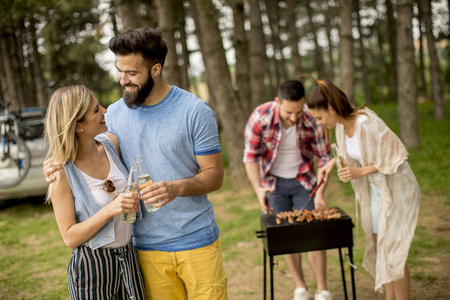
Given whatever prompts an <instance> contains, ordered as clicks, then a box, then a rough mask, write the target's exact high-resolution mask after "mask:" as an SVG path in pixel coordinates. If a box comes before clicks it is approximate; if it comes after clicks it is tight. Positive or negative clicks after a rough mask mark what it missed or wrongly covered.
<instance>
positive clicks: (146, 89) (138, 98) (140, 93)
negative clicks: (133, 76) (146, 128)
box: [122, 74, 155, 109]
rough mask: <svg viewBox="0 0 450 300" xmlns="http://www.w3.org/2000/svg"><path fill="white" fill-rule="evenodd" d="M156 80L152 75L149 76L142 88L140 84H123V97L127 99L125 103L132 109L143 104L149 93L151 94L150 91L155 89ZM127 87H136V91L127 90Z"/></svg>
mask: <svg viewBox="0 0 450 300" xmlns="http://www.w3.org/2000/svg"><path fill="white" fill-rule="evenodd" d="M154 84H155V82H154V81H153V79H152V77H151V76H150V74H149V76H148V79H147V82H146V83H144V85H143V86H142V87H141V88H140V87H139V86H138V85H136V84H133V83H129V84H126V85H123V86H122V97H123V100H124V101H125V104H126V105H127V106H128V107H129V108H132V109H136V108H138V107H139V106H141V105H142V104H143V103H144V102H145V99H147V97H148V94H150V91H151V90H152V89H153V86H154ZM126 87H136V91H134V92H127V91H126V90H125V88H126Z"/></svg>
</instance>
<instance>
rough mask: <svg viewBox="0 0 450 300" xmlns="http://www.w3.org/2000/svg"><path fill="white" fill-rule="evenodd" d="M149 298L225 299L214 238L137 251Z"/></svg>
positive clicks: (225, 294)
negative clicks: (186, 246)
mask: <svg viewBox="0 0 450 300" xmlns="http://www.w3.org/2000/svg"><path fill="white" fill-rule="evenodd" d="M138 255H139V260H140V262H141V267H142V273H143V275H144V281H145V293H146V296H147V299H150V300H168V299H174V300H187V299H188V297H187V296H188V295H189V300H227V299H228V297H227V275H226V273H225V271H224V269H223V265H222V251H221V249H220V241H219V239H217V240H216V241H215V242H214V243H212V244H211V245H208V246H205V247H202V248H198V249H193V250H187V251H178V252H165V251H138Z"/></svg>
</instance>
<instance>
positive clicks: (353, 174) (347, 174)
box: [338, 165, 378, 182]
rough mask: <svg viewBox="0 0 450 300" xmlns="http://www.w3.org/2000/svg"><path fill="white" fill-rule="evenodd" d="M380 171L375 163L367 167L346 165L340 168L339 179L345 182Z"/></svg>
mask: <svg viewBox="0 0 450 300" xmlns="http://www.w3.org/2000/svg"><path fill="white" fill-rule="evenodd" d="M376 172H378V170H377V168H375V167H374V165H369V166H365V167H360V168H355V167H345V168H342V169H340V170H338V176H339V179H340V180H342V181H343V182H348V181H349V180H351V179H356V178H360V177H363V176H366V175H369V174H372V173H376Z"/></svg>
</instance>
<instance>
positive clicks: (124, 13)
mask: <svg viewBox="0 0 450 300" xmlns="http://www.w3.org/2000/svg"><path fill="white" fill-rule="evenodd" d="M112 3H113V5H114V7H115V9H116V11H117V16H118V17H119V19H120V20H121V21H122V31H126V30H129V29H136V28H139V27H146V26H151V24H149V22H148V20H145V19H144V18H143V17H142V15H141V13H140V11H139V5H140V4H141V3H140V1H139V0H112Z"/></svg>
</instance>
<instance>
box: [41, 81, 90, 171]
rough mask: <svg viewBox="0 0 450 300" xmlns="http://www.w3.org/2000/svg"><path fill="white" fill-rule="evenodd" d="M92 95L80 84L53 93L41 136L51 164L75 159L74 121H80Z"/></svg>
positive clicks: (76, 145)
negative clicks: (45, 142)
mask: <svg viewBox="0 0 450 300" xmlns="http://www.w3.org/2000/svg"><path fill="white" fill-rule="evenodd" d="M93 97H94V95H93V93H92V91H91V90H89V89H88V88H87V87H85V86H83V85H74V86H66V87H61V88H59V89H57V90H56V91H54V92H53V94H52V96H51V98H50V102H49V104H48V109H47V115H46V117H45V136H46V138H47V142H48V144H49V151H48V156H49V157H51V158H53V163H54V164H62V165H64V164H65V163H66V161H67V160H71V161H75V159H76V157H77V149H78V141H77V138H76V135H75V127H76V123H77V122H81V121H83V119H84V116H85V115H86V113H87V111H88V110H89V108H90V107H91V100H92V98H93Z"/></svg>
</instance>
